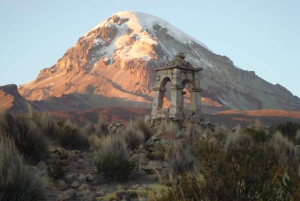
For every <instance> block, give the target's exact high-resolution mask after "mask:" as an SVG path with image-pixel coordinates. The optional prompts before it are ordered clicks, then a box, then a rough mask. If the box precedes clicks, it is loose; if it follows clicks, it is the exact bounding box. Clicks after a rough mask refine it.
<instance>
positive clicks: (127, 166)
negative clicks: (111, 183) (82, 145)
mask: <svg viewBox="0 0 300 201" xmlns="http://www.w3.org/2000/svg"><path fill="white" fill-rule="evenodd" d="M95 165H96V168H97V172H98V173H99V174H102V175H104V176H105V177H106V178H108V179H116V180H117V181H123V180H126V179H127V177H128V175H129V174H130V172H131V171H132V170H133V169H134V167H135V164H134V163H133V162H130V161H129V160H127V159H125V160H124V159H122V158H120V157H119V156H117V155H114V154H110V155H107V156H101V155H100V156H99V157H98V158H97V159H96V160H95Z"/></svg>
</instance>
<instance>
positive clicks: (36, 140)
mask: <svg viewBox="0 0 300 201" xmlns="http://www.w3.org/2000/svg"><path fill="white" fill-rule="evenodd" d="M0 130H1V132H0V138H3V137H8V138H10V139H11V140H12V141H13V142H14V144H15V146H16V148H17V150H18V151H19V152H20V153H21V154H22V155H23V156H24V158H25V159H26V161H28V162H31V163H36V162H39V161H41V160H44V159H45V158H46V156H47V155H48V153H49V144H48V140H47V138H46V136H45V135H44V133H43V131H42V130H41V129H40V128H39V127H38V126H37V124H36V123H35V122H34V121H33V120H31V119H30V118H28V117H23V116H15V115H12V114H10V113H4V114H3V115H2V117H1V121H0Z"/></svg>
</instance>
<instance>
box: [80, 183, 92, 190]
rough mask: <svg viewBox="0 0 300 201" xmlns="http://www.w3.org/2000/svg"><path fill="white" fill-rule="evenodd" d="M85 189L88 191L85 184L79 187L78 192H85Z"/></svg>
mask: <svg viewBox="0 0 300 201" xmlns="http://www.w3.org/2000/svg"><path fill="white" fill-rule="evenodd" d="M86 189H90V187H89V186H88V185H87V184H81V186H80V187H79V190H80V191H83V190H86Z"/></svg>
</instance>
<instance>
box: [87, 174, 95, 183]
mask: <svg viewBox="0 0 300 201" xmlns="http://www.w3.org/2000/svg"><path fill="white" fill-rule="evenodd" d="M86 180H87V181H88V182H92V181H94V180H95V177H94V175H92V174H87V175H86Z"/></svg>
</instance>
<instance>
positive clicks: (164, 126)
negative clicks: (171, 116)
mask: <svg viewBox="0 0 300 201" xmlns="http://www.w3.org/2000/svg"><path fill="white" fill-rule="evenodd" d="M178 130H179V128H178V126H177V125H176V124H175V123H174V122H173V121H167V120H163V121H161V122H160V124H159V126H158V129H157V132H165V131H178Z"/></svg>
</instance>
